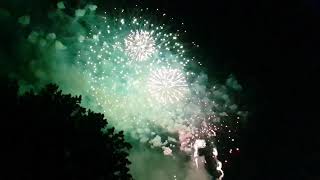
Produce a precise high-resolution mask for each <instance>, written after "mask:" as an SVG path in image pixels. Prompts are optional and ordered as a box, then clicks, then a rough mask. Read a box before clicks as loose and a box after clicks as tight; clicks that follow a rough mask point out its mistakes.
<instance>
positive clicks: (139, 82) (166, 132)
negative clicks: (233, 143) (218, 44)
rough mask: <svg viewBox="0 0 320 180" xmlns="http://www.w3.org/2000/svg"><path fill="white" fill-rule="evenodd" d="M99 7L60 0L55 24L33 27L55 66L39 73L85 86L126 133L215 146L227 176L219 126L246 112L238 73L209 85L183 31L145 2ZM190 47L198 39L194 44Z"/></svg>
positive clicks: (190, 148)
mask: <svg viewBox="0 0 320 180" xmlns="http://www.w3.org/2000/svg"><path fill="white" fill-rule="evenodd" d="M96 8H97V7H96V6H95V5H87V6H86V7H85V8H84V9H78V10H75V13H74V16H70V15H67V13H64V9H65V6H64V4H63V3H62V2H59V3H58V6H57V12H55V14H54V15H52V14H51V16H50V18H51V20H52V22H53V25H52V27H51V28H48V29H43V30H40V32H39V30H37V31H36V29H37V28H34V31H33V32H31V33H30V34H29V36H28V38H27V41H28V43H31V44H34V45H36V46H37V47H38V50H39V54H41V58H42V59H44V60H42V61H48V62H47V64H49V66H50V67H51V71H50V77H47V76H46V75H44V73H40V72H42V69H41V66H40V65H38V66H37V64H35V65H34V66H35V67H36V72H39V74H36V76H38V78H39V79H41V80H48V81H49V80H50V81H53V82H56V83H58V84H59V85H60V87H61V88H63V90H65V91H67V92H72V93H80V94H82V95H83V97H85V98H84V101H83V103H84V106H87V107H89V108H90V109H93V110H95V111H100V112H102V113H104V114H105V116H106V117H107V119H108V122H109V123H110V124H111V125H113V126H115V127H116V128H117V129H119V130H124V131H125V132H126V136H127V137H128V138H133V139H136V140H137V141H139V142H140V143H141V144H144V145H146V146H148V147H152V148H155V147H158V149H160V150H161V152H162V153H163V156H173V157H174V156H176V154H179V153H181V152H183V153H185V154H187V155H189V156H190V157H193V156H194V157H196V158H198V148H204V147H206V145H207V146H208V147H209V145H211V146H213V147H214V148H212V151H213V152H212V158H213V159H214V160H215V161H216V162H217V164H218V166H217V167H216V170H217V171H219V172H221V173H220V174H221V176H220V179H221V178H222V176H223V171H222V164H221V162H220V161H219V160H218V158H217V149H219V147H217V148H216V145H215V144H216V139H219V137H217V136H218V135H217V133H216V131H217V130H219V127H222V126H223V124H221V122H222V121H221V119H224V118H225V117H232V116H229V114H235V119H232V121H239V120H240V119H242V118H243V113H242V112H241V111H240V110H239V109H238V106H237V105H236V104H235V103H234V102H233V98H232V92H234V91H239V90H240V89H241V86H240V85H239V84H238V83H237V81H236V80H235V79H234V78H233V77H230V78H229V79H228V80H226V84H225V85H219V84H214V85H210V84H209V83H208V78H207V76H206V75H205V73H203V71H202V70H201V66H200V65H199V64H200V63H199V62H198V61H197V60H196V59H195V58H194V57H190V55H189V54H190V53H188V55H187V54H186V52H187V50H186V49H185V46H184V45H183V43H182V42H181V41H180V38H179V37H180V36H181V34H180V33H179V32H183V31H181V30H180V31H179V30H176V31H174V32H170V28H169V26H167V25H165V24H163V23H158V22H156V21H155V22H153V21H152V20H153V19H150V18H149V19H148V18H145V17H148V16H147V15H148V13H150V12H148V11H147V10H145V9H144V10H143V9H142V10H141V11H140V10H139V11H140V13H139V15H135V16H133V15H130V14H128V13H126V12H125V11H124V10H120V12H119V11H117V10H116V12H119V13H117V14H116V13H113V14H112V13H97V12H96ZM145 11H147V12H145ZM162 16H164V14H162V15H161V17H162ZM61 19H63V22H64V23H65V24H64V25H63V26H61V24H60V23H59V22H60V21H61ZM31 20H32V19H31ZM60 26H61V28H63V30H61V29H59V28H60ZM48 31H50V33H45V32H48ZM65 31H66V32H68V33H64V32H65ZM192 48H196V45H195V44H194V43H193V46H192V47H191V49H188V52H192ZM43 57H44V58H43ZM66 57H68V58H66ZM67 59H68V60H67ZM39 64H44V63H39ZM230 132H231V131H230ZM230 136H232V133H230ZM215 153H216V154H215ZM196 162H197V165H194V167H197V166H198V159H197V160H196ZM134 163H135V162H133V166H134ZM171 177H172V178H173V177H174V179H183V178H184V177H178V175H175V174H172V176H171Z"/></svg>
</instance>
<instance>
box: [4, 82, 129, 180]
mask: <svg viewBox="0 0 320 180" xmlns="http://www.w3.org/2000/svg"><path fill="white" fill-rule="evenodd" d="M1 82H3V83H0V88H1V89H0V91H1V92H0V98H1V101H0V105H1V111H0V112H1V121H0V122H1V126H0V127H1V129H0V130H1V133H3V134H2V135H1V138H3V141H1V142H2V146H3V148H2V153H1V156H2V157H1V163H2V167H4V169H2V170H4V172H5V173H2V175H1V176H4V177H3V178H1V179H23V180H29V179H30V180H31V179H32V180H34V179H46V180H48V179H55V180H57V179H69V180H113V179H115V180H127V179H132V177H131V175H130V174H129V168H128V165H129V164H130V162H129V161H128V159H127V157H128V150H129V149H130V148H131V145H130V144H129V143H127V142H125V141H124V135H123V132H122V131H120V132H118V133H117V132H115V129H114V128H106V126H107V121H106V120H105V119H104V116H103V115H102V114H99V113H94V112H92V111H90V110H86V109H85V108H83V107H81V106H80V102H81V96H71V95H70V94H68V95H64V94H62V92H61V91H60V90H58V86H56V85H53V84H50V85H47V86H46V87H45V88H43V89H42V90H41V91H40V92H38V93H34V92H32V91H29V92H27V93H25V94H23V95H22V96H18V86H17V83H15V82H10V81H8V80H6V81H1ZM102 130H103V131H102Z"/></svg>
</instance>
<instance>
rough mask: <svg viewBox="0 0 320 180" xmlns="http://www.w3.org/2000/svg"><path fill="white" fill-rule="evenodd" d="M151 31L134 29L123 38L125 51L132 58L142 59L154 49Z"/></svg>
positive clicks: (149, 55) (146, 57)
mask: <svg viewBox="0 0 320 180" xmlns="http://www.w3.org/2000/svg"><path fill="white" fill-rule="evenodd" d="M152 34H153V32H148V31H143V30H140V31H134V32H131V33H130V34H129V36H128V37H127V38H126V39H125V40H124V43H125V52H126V54H127V55H128V56H129V57H130V58H131V59H133V60H136V61H144V60H147V59H148V58H150V57H151V56H152V55H153V54H154V53H155V51H156V48H155V46H156V43H155V40H154V38H153V37H152Z"/></svg>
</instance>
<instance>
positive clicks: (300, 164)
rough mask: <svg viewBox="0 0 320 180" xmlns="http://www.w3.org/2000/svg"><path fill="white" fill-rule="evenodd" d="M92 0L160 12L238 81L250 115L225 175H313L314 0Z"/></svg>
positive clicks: (217, 73)
mask: <svg viewBox="0 0 320 180" xmlns="http://www.w3.org/2000/svg"><path fill="white" fill-rule="evenodd" d="M52 1H56V0H52ZM70 1H71V0H70ZM72 1H77V0H72ZM97 1H98V0H97ZM99 4H100V6H105V7H113V6H117V7H119V6H122V7H128V6H133V5H134V4H139V6H140V7H157V8H160V9H163V10H165V11H167V12H168V15H169V16H173V17H174V18H176V19H178V20H181V21H183V22H184V23H185V26H186V29H187V30H188V31H189V32H188V36H189V37H188V39H190V40H196V41H197V43H198V44H200V47H201V48H200V51H201V53H202V54H203V57H202V59H203V60H202V61H203V63H204V66H205V67H206V68H207V71H208V74H209V76H210V77H215V78H216V77H218V78H221V79H223V78H226V77H227V76H228V75H229V74H230V73H233V74H235V76H236V77H237V79H238V80H239V81H240V84H242V85H243V87H244V91H243V94H244V101H245V102H244V103H245V104H247V106H248V107H247V108H248V110H249V111H250V116H249V119H248V123H247V124H246V128H245V129H244V131H243V134H242V142H241V149H242V150H241V156H240V157H239V158H238V159H236V160H235V161H234V164H233V166H232V168H230V169H227V172H226V174H227V175H226V178H225V179H227V180H229V179H232V180H242V179H243V180H296V179H297V180H319V179H320V175H319V174H320V173H319V171H318V167H319V164H320V150H319V149H318V148H317V146H318V147H320V143H319V142H320V141H319V136H320V135H319V132H320V131H319V126H318V124H320V123H318V121H319V119H320V118H319V116H318V111H319V110H318V108H319V107H320V106H319V102H320V101H319V93H320V89H319V87H320V85H319V83H320V81H319V77H320V76H319V72H320V63H319V60H320V51H319V47H320V28H319V27H320V13H319V12H320V3H319V2H317V1H316V0H305V1H303V0H301V1H298V0H291V1H289V0H282V1H281V0H242V1H241V0H184V1H183V0H144V1H142V0H140V1H138V0H103V1H102V0H99ZM318 26H319V27H318ZM0 43H1V42H0Z"/></svg>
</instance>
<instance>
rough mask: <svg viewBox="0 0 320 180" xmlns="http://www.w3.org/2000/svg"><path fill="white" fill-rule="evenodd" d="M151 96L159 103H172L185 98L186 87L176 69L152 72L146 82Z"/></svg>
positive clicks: (185, 82) (183, 79)
mask: <svg viewBox="0 0 320 180" xmlns="http://www.w3.org/2000/svg"><path fill="white" fill-rule="evenodd" d="M148 87H149V92H150V94H151V96H153V97H154V98H155V99H156V100H158V101H159V102H161V103H164V104H167V103H174V102H176V101H179V100H181V99H182V98H183V97H185V94H186V92H187V91H188V85H187V81H186V78H185V76H184V75H183V74H182V72H181V71H180V70H178V69H170V68H169V69H167V68H160V69H158V70H155V71H152V73H151V74H150V77H149V80H148Z"/></svg>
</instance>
